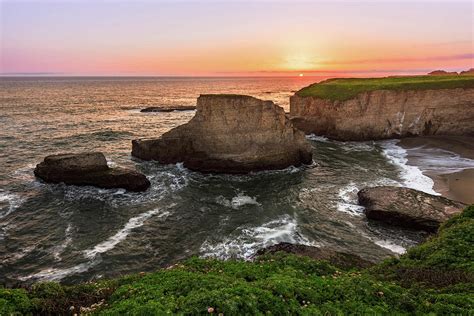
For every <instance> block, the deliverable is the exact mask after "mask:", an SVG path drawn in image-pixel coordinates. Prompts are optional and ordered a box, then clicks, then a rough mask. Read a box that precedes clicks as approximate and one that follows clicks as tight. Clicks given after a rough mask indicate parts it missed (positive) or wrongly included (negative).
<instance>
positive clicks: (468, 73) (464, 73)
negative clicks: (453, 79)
mask: <svg viewBox="0 0 474 316" xmlns="http://www.w3.org/2000/svg"><path fill="white" fill-rule="evenodd" d="M459 74H460V75H462V76H474V68H471V69H468V70H464V71H461V72H460V73H459Z"/></svg>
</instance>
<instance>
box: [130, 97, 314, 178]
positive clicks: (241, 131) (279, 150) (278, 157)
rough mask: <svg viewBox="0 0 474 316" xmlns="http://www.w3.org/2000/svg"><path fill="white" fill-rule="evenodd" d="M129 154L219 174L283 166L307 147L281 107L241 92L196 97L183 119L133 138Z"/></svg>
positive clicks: (307, 158) (304, 157)
mask: <svg viewBox="0 0 474 316" xmlns="http://www.w3.org/2000/svg"><path fill="white" fill-rule="evenodd" d="M132 155H133V156H135V157H138V158H141V159H144V160H157V161H159V162H161V163H177V162H183V163H184V166H185V167H187V168H189V169H192V170H198V171H203V172H218V173H246V172H250V171H258V170H268V169H282V168H286V167H288V166H290V165H296V166H297V165H301V164H304V163H311V161H312V152H311V145H310V144H309V143H308V141H307V140H306V139H305V136H304V133H303V132H301V131H299V130H297V129H295V128H294V127H293V125H292V124H291V122H290V120H289V119H288V118H287V117H286V116H285V112H284V110H283V109H282V108H281V107H279V106H277V105H275V104H274V103H273V102H272V101H263V100H259V99H256V98H253V97H250V96H243V95H201V96H200V97H199V98H198V100H197V111H196V115H195V116H194V117H193V118H192V119H191V120H190V121H189V122H188V123H186V124H184V125H181V126H178V127H176V128H174V129H172V130H170V131H169V132H167V133H165V134H163V135H162V136H161V137H160V138H157V139H141V140H134V141H133V142H132Z"/></svg>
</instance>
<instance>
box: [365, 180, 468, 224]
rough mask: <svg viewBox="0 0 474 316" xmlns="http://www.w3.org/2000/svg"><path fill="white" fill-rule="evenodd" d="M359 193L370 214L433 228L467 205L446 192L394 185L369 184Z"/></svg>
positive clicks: (390, 221) (366, 211)
mask: <svg viewBox="0 0 474 316" xmlns="http://www.w3.org/2000/svg"><path fill="white" fill-rule="evenodd" d="M357 195H358V197H359V204H361V205H363V206H365V215H366V216H367V218H369V219H374V220H380V221H383V222H387V223H389V224H393V225H398V226H403V227H408V228H415V229H422V230H426V231H429V232H435V231H436V230H437V229H438V227H439V226H440V225H441V224H442V223H443V222H445V221H447V220H448V219H449V218H450V217H452V216H453V215H455V214H457V213H460V212H461V211H462V209H463V208H464V207H466V205H465V204H464V203H461V202H457V201H453V200H450V199H447V198H444V197H442V196H436V195H431V194H428V193H425V192H421V191H418V190H414V189H409V188H401V187H392V186H381V187H373V188H365V189H362V190H361V191H359V193H358V194H357Z"/></svg>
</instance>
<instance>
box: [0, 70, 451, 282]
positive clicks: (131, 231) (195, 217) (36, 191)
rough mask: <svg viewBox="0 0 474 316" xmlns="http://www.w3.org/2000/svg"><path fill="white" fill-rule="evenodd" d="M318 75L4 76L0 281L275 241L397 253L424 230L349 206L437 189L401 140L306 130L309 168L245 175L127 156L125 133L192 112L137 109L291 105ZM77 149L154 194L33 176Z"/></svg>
mask: <svg viewBox="0 0 474 316" xmlns="http://www.w3.org/2000/svg"><path fill="white" fill-rule="evenodd" d="M322 79H325V78H318V77H298V78H295V77H292V78H289V77H288V78H281V77H280V78H148V77H144V78H139V77H136V78H133V77H127V78H125V77H117V78H114V77H79V78H73V77H56V78H48V77H41V78H0V96H1V103H0V109H1V112H0V124H1V134H0V149H1V152H0V165H1V166H2V168H1V169H0V284H17V283H29V282H33V281H38V280H56V281H61V282H64V283H72V282H77V281H87V280H92V279H98V278H104V277H114V276H119V275H124V274H129V273H134V272H141V271H153V270H156V269H159V268H161V267H166V266H169V265H171V264H174V263H176V262H178V261H179V260H182V259H184V258H188V257H190V256H203V257H218V258H222V259H229V258H239V259H248V258H250V257H251V256H252V254H253V253H254V252H255V251H257V250H258V249H260V248H262V247H265V246H269V245H272V244H275V243H278V242H283V241H285V242H292V243H300V244H306V245H313V246H322V247H324V246H327V247H330V248H332V249H335V250H339V251H345V252H349V253H356V254H358V255H360V256H362V257H364V258H366V259H369V260H381V259H383V258H385V257H387V256H391V255H394V254H395V255H397V254H401V253H403V252H405V251H406V249H407V248H409V247H411V246H413V245H415V244H416V243H418V242H420V241H422V240H423V239H424V238H425V237H426V236H425V235H424V234H423V233H419V232H413V231H407V230H403V229H399V228H393V227H387V226H384V225H382V224H377V223H372V222H368V221H367V220H366V219H365V217H364V216H363V208H361V207H360V206H358V205H357V191H358V190H359V189H361V188H363V187H366V186H374V185H383V184H390V185H402V186H409V187H413V188H417V189H421V190H423V191H426V192H430V193H435V192H434V191H433V181H432V180H431V179H430V178H428V177H426V176H424V175H423V173H422V172H421V170H424V168H425V169H426V166H410V165H408V164H407V159H406V155H407V152H406V150H404V149H403V148H401V147H399V146H398V145H397V141H396V140H389V141H377V142H336V141H330V140H328V139H326V138H324V137H316V136H314V135H309V136H308V137H307V138H308V141H309V142H311V144H312V147H313V159H314V161H313V163H312V164H311V165H309V166H302V167H298V168H296V167H290V168H287V169H284V170H278V171H266V172H257V173H252V174H247V175H214V174H201V173H199V172H192V171H190V170H187V169H186V168H184V167H183V166H182V164H176V165H161V164H159V163H156V162H144V161H140V160H138V159H135V158H133V157H131V155H130V151H131V141H132V140H133V139H136V138H147V137H159V136H160V135H161V134H162V133H164V132H166V131H168V130H169V129H171V128H173V127H176V126H178V125H180V124H183V123H185V122H187V121H188V120H189V119H190V118H191V117H192V116H193V115H194V111H187V112H170V113H141V112H140V109H141V108H144V107H148V106H161V105H165V106H166V105H173V106H176V105H194V104H195V103H196V98H197V97H198V96H199V94H205V93H232V94H248V95H252V96H255V97H258V98H262V99H268V100H273V101H274V102H275V103H277V104H279V105H280V106H282V107H283V108H284V109H285V110H288V109H289V96H290V95H292V94H293V93H294V92H295V91H296V90H298V89H300V88H302V87H304V86H307V85H309V84H310V83H313V82H316V81H319V80H322ZM81 151H102V152H103V153H104V154H105V155H106V156H107V158H108V163H109V165H110V166H125V167H133V168H136V169H137V170H139V171H141V172H143V173H144V174H145V175H146V176H147V177H148V178H149V179H150V181H151V183H152V185H151V188H150V189H149V190H148V191H146V192H143V193H131V192H126V191H125V190H122V189H112V190H106V189H98V188H94V187H77V186H66V185H63V184H47V183H44V182H42V181H40V180H38V179H35V177H34V175H33V169H34V167H35V165H36V164H37V163H39V162H40V161H41V160H42V159H43V158H44V156H46V155H50V154H55V153H64V152H81ZM420 155H423V153H422V152H421V153H420ZM426 155H429V157H430V159H431V160H429V161H432V159H433V158H436V157H433V153H432V152H431V153H428V154H426ZM420 161H421V162H423V159H420ZM452 163H453V164H454V167H453V168H455V167H456V162H452Z"/></svg>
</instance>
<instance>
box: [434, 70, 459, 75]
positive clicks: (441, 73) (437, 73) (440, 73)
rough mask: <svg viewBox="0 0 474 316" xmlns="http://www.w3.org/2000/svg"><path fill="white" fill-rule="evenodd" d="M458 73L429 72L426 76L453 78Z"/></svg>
mask: <svg viewBox="0 0 474 316" xmlns="http://www.w3.org/2000/svg"><path fill="white" fill-rule="evenodd" d="M457 74H458V73H457V72H455V71H446V70H434V71H432V72H429V73H428V75H430V76H453V75H454V76H455V75H457Z"/></svg>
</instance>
